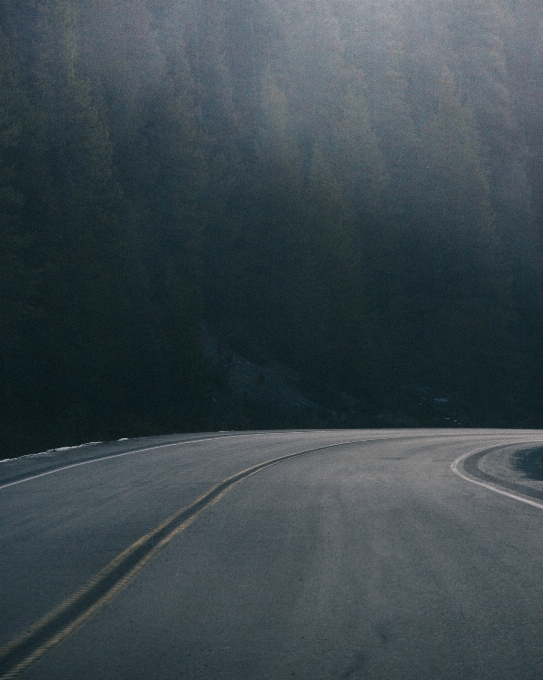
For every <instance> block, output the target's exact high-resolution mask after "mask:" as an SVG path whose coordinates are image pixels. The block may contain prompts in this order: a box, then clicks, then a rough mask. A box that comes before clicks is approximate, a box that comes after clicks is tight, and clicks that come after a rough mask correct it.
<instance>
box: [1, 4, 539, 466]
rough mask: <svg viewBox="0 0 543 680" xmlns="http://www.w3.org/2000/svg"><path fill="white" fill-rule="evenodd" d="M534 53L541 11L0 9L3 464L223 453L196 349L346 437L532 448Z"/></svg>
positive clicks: (216, 375)
mask: <svg viewBox="0 0 543 680" xmlns="http://www.w3.org/2000/svg"><path fill="white" fill-rule="evenodd" d="M542 44H543V8H542V6H541V4H540V3H539V2H538V1H536V0H470V1H469V2H465V1H464V0H417V1H416V2H415V1H413V0H409V1H408V0H390V1H388V2H383V1H382V0H297V1H296V2H292V0H259V1H258V0H0V197H1V204H0V239H1V244H2V247H1V254H0V257H1V268H0V281H1V283H0V286H1V292H2V294H1V297H0V318H1V321H2V334H1V336H0V360H1V365H0V370H1V393H0V419H1V422H0V426H1V428H2V433H3V436H2V439H3V441H4V445H3V450H2V451H1V453H2V455H3V456H5V455H13V454H16V453H20V452H24V451H31V450H37V449H40V448H44V447H46V446H54V445H60V444H68V443H78V442H81V441H86V440H89V439H95V438H102V439H103V438H109V437H111V438H113V437H116V436H131V435H136V434H151V433H154V432H165V431H174V430H176V431H179V430H192V429H203V428H219V427H222V426H223V422H221V421H220V418H219V417H216V416H213V411H212V409H211V404H212V402H213V395H214V394H215V393H216V392H217V390H220V389H222V388H223V387H224V385H222V383H221V380H222V381H223V382H224V376H222V377H221V373H220V370H217V368H216V367H215V368H211V367H210V365H209V362H208V360H207V359H206V356H205V355H204V353H203V351H202V339H201V326H202V323H203V322H205V323H206V324H208V326H209V325H210V326H211V327H212V328H213V329H214V332H216V333H217V334H218V335H219V336H220V337H222V338H223V341H224V343H226V345H230V346H235V347H237V348H241V350H243V351H247V352H253V353H257V354H258V356H260V357H266V358H268V359H274V360H276V361H280V362H282V363H284V364H286V365H288V366H290V367H291V368H293V369H294V370H296V371H298V372H300V374H302V375H303V376H306V377H307V379H308V380H309V381H310V382H312V383H313V384H333V385H334V386H337V387H338V388H340V389H342V390H344V391H345V392H348V393H350V394H352V395H353V396H354V397H355V398H357V399H360V400H361V401H362V402H363V403H364V404H366V406H365V408H366V411H365V416H364V418H362V419H361V420H360V422H355V423H350V424H357V425H372V424H376V423H377V422H378V421H377V420H375V418H376V416H377V414H378V413H379V412H380V411H383V410H386V411H390V412H392V413H398V414H404V415H405V416H409V417H413V421H412V422H413V423H416V424H420V425H428V424H432V422H431V420H425V419H424V417H423V416H420V414H419V415H418V416H416V417H415V416H413V413H414V411H413V409H414V405H415V402H417V399H419V400H420V397H421V394H422V395H424V394H426V393H428V391H430V390H431V391H432V394H435V395H443V396H444V397H446V398H448V399H450V400H452V401H453V402H454V404H455V417H456V418H457V419H458V421H459V422H461V423H462V424H463V425H480V426H485V425H496V426H501V425H506V426H527V427H532V426H542V425H543V382H542V380H543V361H542V352H541V348H542V347H543V289H542V282H543V277H542V264H543V257H542V255H543V252H542V236H543V233H542V232H543V229H542V226H541V225H542V224H543V222H542V218H543V181H542V180H543V89H542V88H541V73H542V72H543V48H542V47H541V45H542ZM230 424H232V425H233V426H242V425H249V426H252V427H260V426H267V425H275V426H281V425H282V423H281V422H276V423H273V422H264V421H259V418H258V417H257V416H256V415H255V417H254V418H253V420H252V421H251V422H249V421H245V422H243V423H236V422H232V421H230ZM289 424H291V425H292V424H296V423H289ZM303 424H304V423H300V425H303Z"/></svg>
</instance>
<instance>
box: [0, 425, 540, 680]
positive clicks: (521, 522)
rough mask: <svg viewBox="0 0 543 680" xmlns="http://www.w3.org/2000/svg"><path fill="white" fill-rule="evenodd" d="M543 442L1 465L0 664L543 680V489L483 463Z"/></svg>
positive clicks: (218, 450)
mask: <svg viewBox="0 0 543 680" xmlns="http://www.w3.org/2000/svg"><path fill="white" fill-rule="evenodd" d="M542 442H543V432H541V431H539V432H538V431H507V430H502V431H500V430H495V431H492V430H450V431H447V430H373V431H369V430H352V431H346V430H341V431H291V432H261V433H223V434H210V435H193V436H189V435H184V436H170V437H162V438H155V439H142V440H131V441H120V442H115V443H109V444H99V445H95V446H87V447H81V448H78V449H72V450H68V451H61V452H56V453H49V454H45V455H40V456H33V457H26V458H24V459H20V460H14V461H8V462H3V463H1V464H0V507H1V527H0V540H1V602H0V610H1V612H2V616H1V617H0V645H3V647H2V650H0V679H2V680H7V679H8V678H10V679H11V678H15V677H21V678H28V679H29V680H30V679H33V680H38V679H39V680H59V679H64V678H68V679H72V678H74V679H75V678H77V679H78V680H86V679H88V680H97V679H99V680H109V679H111V680H121V679H122V680H139V679H141V680H155V679H156V680H169V679H172V680H174V679H175V680H184V679H190V680H200V679H201V680H204V679H205V680H218V679H224V680H241V679H251V680H260V679H262V680H264V679H265V678H270V679H272V680H284V679H287V678H298V679H300V678H303V679H306V680H341V679H349V680H357V679H364V680H367V679H370V680H374V679H375V680H376V679H379V680H396V679H398V680H410V679H412V680H422V679H426V678H428V679H431V680H435V679H440V680H441V679H451V680H452V679H457V678H459V679H460V678H461V679H464V678H465V679H468V678H470V679H473V680H486V679H492V680H497V679H502V678H503V679H504V680H505V679H507V680H511V679H517V680H532V679H533V680H541V678H543V636H542V633H543V540H542V535H541V534H542V532H541V526H542V521H543V493H542V492H543V484H540V488H539V490H538V489H537V488H536V487H537V484H535V485H534V484H532V485H531V487H528V486H527V487H526V490H525V493H524V492H523V488H524V487H523V486H522V484H520V485H519V484H518V480H516V482H515V483H514V484H511V483H509V484H508V483H507V482H504V484H501V483H500V482H499V480H497V479H494V478H492V476H489V475H488V474H487V473H488V465H490V463H492V461H493V460H494V458H492V456H495V460H496V461H497V462H496V463H495V465H496V469H498V470H499V469H500V465H502V468H503V461H502V462H500V460H501V459H500V455H501V453H503V452H504V451H509V450H513V449H514V447H517V448H518V449H521V448H527V446H529V445H532V446H533V447H535V446H536V445H538V444H539V445H541V443H542ZM504 446H507V447H509V448H508V449H504V448H503V447H504ZM494 447H502V448H494ZM490 449H492V452H491V453H488V455H486V457H485V456H480V455H479V456H472V457H471V458H470V456H469V455H466V454H476V453H478V452H482V451H489V450H490ZM303 452H306V453H303ZM293 454H301V455H293ZM502 458H503V456H502ZM276 459H281V460H279V461H278V462H276V463H275V464H270V465H264V466H263V465H262V463H265V462H266V461H275V460H276ZM483 459H485V460H487V467H486V468H485V467H484V465H482V463H480V461H482V460H483ZM455 461H456V463H455ZM470 461H471V463H470ZM477 461H479V462H477ZM488 461H490V463H488ZM492 464H494V463H492ZM451 465H452V466H453V467H454V468H455V469H456V472H457V473H456V474H455V470H453V469H451ZM479 467H480V468H481V469H483V468H484V469H486V470H487V473H480V474H479V472H478V469H479ZM242 471H246V472H245V473H243V474H242V475H241V476H236V475H238V473H240V472H242ZM502 472H503V470H502ZM251 473H253V474H251ZM485 474H486V476H485ZM224 480H227V481H226V482H224ZM472 482H475V483H472ZM483 484H485V485H486V486H483ZM210 490H211V491H210ZM500 491H503V492H505V493H506V494H508V495H504V493H499V492H500Z"/></svg>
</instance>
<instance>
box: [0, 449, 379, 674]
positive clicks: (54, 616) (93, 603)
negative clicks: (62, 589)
mask: <svg viewBox="0 0 543 680" xmlns="http://www.w3.org/2000/svg"><path fill="white" fill-rule="evenodd" d="M370 441H380V439H361V440H354V441H347V442H340V443H336V444H328V445H327V446H320V447H318V448H314V449H308V450H305V451H298V452H297V453H290V454H288V455H286V456H281V457H279V458H273V459H271V460H267V461H265V462H263V463H259V464H258V465H254V466H252V467H249V468H246V469H245V470H242V471H241V472H238V473H236V474H235V475H232V476H231V477H228V478H227V479H225V480H223V481H222V482H219V483H218V484H216V485H215V486H213V487H212V488H211V489H209V490H208V491H206V493H204V494H203V495H202V496H200V497H199V498H197V499H196V500H195V501H194V502H193V503H191V504H190V505H188V506H185V507H184V508H181V510H178V511H177V512H176V513H174V514H173V515H171V516H170V517H168V518H167V519H166V520H164V522H162V523H161V524H159V525H158V526H157V527H155V528H154V529H153V530H152V531H150V532H149V533H147V534H145V535H144V536H142V537H141V538H140V539H138V540H137V541H136V542H135V543H133V544H132V545H131V546H130V547H129V548H127V549H126V550H124V551H123V552H122V553H120V555H118V556H117V557H116V558H115V559H114V560H112V561H111V562H110V563H109V564H108V565H107V566H106V567H104V569H102V570H101V571H100V572H99V573H98V574H96V576H94V577H93V578H92V579H91V580H90V581H89V582H88V583H86V584H85V585H84V586H82V587H81V588H80V589H79V590H77V591H76V592H75V593H73V594H72V595H71V596H70V597H68V598H67V599H66V600H64V602H62V603H61V604H59V605H58V606H57V607H55V608H54V609H52V610H51V611H50V612H49V613H48V614H46V615H45V616H44V617H42V618H41V619H39V620H38V621H36V623H34V624H33V625H32V626H31V627H30V628H28V629H27V630H26V631H25V632H24V633H21V634H20V635H18V636H17V637H15V638H14V639H13V640H12V641H11V642H9V643H7V644H6V645H4V646H3V647H2V648H0V673H1V675H0V680H13V679H14V678H16V677H17V676H18V675H20V674H21V673H22V672H23V671H24V670H26V669H27V668H29V667H30V666H31V665H33V664H34V663H35V662H36V661H37V660H38V659H39V658H40V657H41V656H43V655H44V654H45V653H46V652H47V651H49V650H50V649H51V648H52V647H54V646H55V645H58V644H59V643H60V642H62V641H63V640H65V639H66V638H67V637H69V636H70V635H71V634H72V633H74V632H75V631H76V630H77V629H78V628H80V627H81V626H82V625H83V624H85V623H86V622H87V621H88V620H89V619H90V618H91V617H92V616H93V615H94V614H95V613H96V612H98V611H99V610H100V609H101V608H102V607H104V606H105V605H106V604H107V603H108V602H110V601H111V600H112V599H113V598H114V597H115V596H116V595H117V594H118V593H119V592H120V591H121V590H122V589H123V588H124V587H125V586H126V585H127V584H128V583H130V581H132V580H133V579H134V577H135V576H136V575H137V574H138V572H139V571H141V570H142V569H143V568H144V567H145V566H146V565H147V564H148V563H149V562H150V561H151V560H152V559H153V557H155V555H156V554H157V553H158V552H159V551H160V550H162V548H164V547H165V546H166V545H167V544H168V543H169V542H170V541H171V540H172V539H173V538H175V536H177V535H178V534H180V533H181V532H183V531H184V530H185V529H186V528H187V527H188V526H190V525H191V524H192V523H193V522H194V521H195V520H196V519H197V518H198V517H199V516H200V515H201V514H202V513H203V512H204V511H205V510H207V509H208V508H210V507H211V506H212V505H214V504H215V503H217V502H218V501H220V500H221V498H223V497H224V496H225V495H226V494H227V493H228V491H230V489H231V488H232V487H233V486H234V485H235V484H237V483H238V482H240V481H242V480H243V479H246V478H247V477H250V476H251V475H254V474H256V473H257V472H260V471H261V470H264V469H265V468H268V467H270V466H272V465H276V464H277V463H280V462H282V461H285V460H288V459H289V458H295V457H297V456H302V455H304V454H307V453H314V452H316V451H323V450H325V449H331V448H337V447H339V446H346V445H349V444H361V443H365V442H370Z"/></svg>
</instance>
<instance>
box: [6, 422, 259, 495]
mask: <svg viewBox="0 0 543 680" xmlns="http://www.w3.org/2000/svg"><path fill="white" fill-rule="evenodd" d="M259 434H261V433H259V432H253V433H251V434H249V433H247V434H244V433H242V434H225V435H221V436H218V437H201V438H200V439H185V440H184V441H180V442H172V443H171V444H159V445H157V446H149V447H147V448H142V449H133V450H132V451H124V452H123V453H113V454H111V455H110V456H100V457H99V458H93V459H92V460H84V461H83V462H81V463H72V464H71V465H64V466H63V467H58V468H55V469H54V470H48V471H47V472H40V474H39V475H32V476H31V477H25V478H24V479H18V480H16V481H15V482H8V483H7V484H0V491H1V490H2V489H7V488H8V486H15V484H23V482H30V481H31V480H33V479H38V477H46V476H47V475H53V474H55V473H56V472H62V471H63V470H69V469H70V468H75V467H79V466H81V465H90V464H91V463H100V462H101V461H104V460H109V459H110V458H121V456H130V455H132V454H133V453H146V452H147V451H154V450H155V449H165V448H167V447H168V446H183V445H184V444H195V443H197V442H207V441H211V440H213V439H230V438H234V437H248V436H255V435H256V436H258V435H259ZM93 443H94V442H93ZM96 443H98V444H100V443H102V442H96ZM83 446H85V445H84V444H83ZM70 448H72V447H70ZM73 448H79V447H75V446H74V447H73ZM47 453H49V452H47ZM34 455H38V454H34ZM13 460H17V459H16V458H15V459H13Z"/></svg>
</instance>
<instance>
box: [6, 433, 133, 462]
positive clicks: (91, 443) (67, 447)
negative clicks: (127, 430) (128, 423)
mask: <svg viewBox="0 0 543 680" xmlns="http://www.w3.org/2000/svg"><path fill="white" fill-rule="evenodd" d="M119 441H127V440H125V439H119ZM103 443H104V442H87V443H86V444H78V445H77V446H60V447H59V448H57V449H48V450H47V451H41V452H40V453H27V454H26V455H25V456H18V457H17V458H3V459H2V460H0V463H9V461H11V460H24V459H25V458H35V457H36V456H49V455H51V454H52V453H57V452H58V451H71V450H72V449H82V448H84V447H85V446H95V445H96V444H103Z"/></svg>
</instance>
